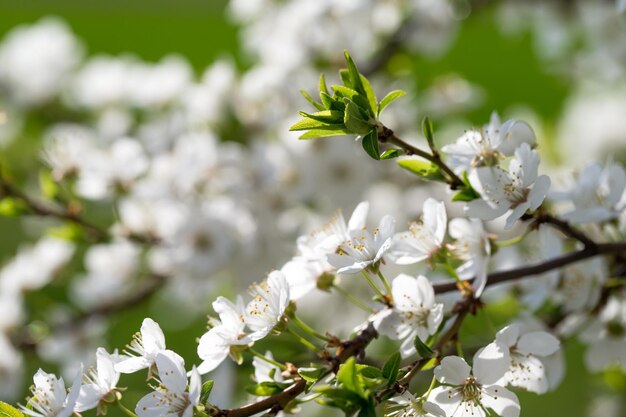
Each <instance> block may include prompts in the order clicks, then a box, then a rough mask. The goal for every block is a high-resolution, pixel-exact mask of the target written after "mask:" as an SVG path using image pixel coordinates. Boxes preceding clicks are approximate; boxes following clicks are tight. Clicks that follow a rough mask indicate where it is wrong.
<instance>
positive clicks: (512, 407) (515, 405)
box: [481, 385, 520, 417]
mask: <svg viewBox="0 0 626 417" xmlns="http://www.w3.org/2000/svg"><path fill="white" fill-rule="evenodd" d="M483 394H484V395H483V396H482V399H481V401H482V403H483V404H484V405H485V407H488V408H491V409H492V410H493V411H495V412H496V413H498V415H499V416H501V417H519V414H520V405H519V400H518V399H517V396H516V395H515V394H513V393H512V392H511V391H509V390H508V389H506V388H504V387H501V386H499V385H492V386H489V387H483Z"/></svg>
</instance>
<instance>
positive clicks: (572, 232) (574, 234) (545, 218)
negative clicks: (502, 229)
mask: <svg viewBox="0 0 626 417" xmlns="http://www.w3.org/2000/svg"><path fill="white" fill-rule="evenodd" d="M521 219H522V220H534V221H535V223H536V224H537V225H539V224H548V225H550V226H552V227H554V228H555V229H557V230H558V231H560V232H561V233H563V234H564V235H565V236H567V237H570V238H572V239H576V240H578V241H579V242H580V243H582V244H583V245H585V247H586V248H587V247H593V246H595V245H596V242H594V241H593V239H591V238H590V237H589V236H587V235H586V234H584V233H583V232H581V231H580V230H578V229H575V228H574V227H573V226H572V225H571V224H569V223H568V222H566V221H565V220H561V219H559V218H557V217H554V216H553V215H551V214H549V213H545V212H543V211H541V209H540V210H538V211H537V212H535V213H534V214H525V215H524V216H522V218H521Z"/></svg>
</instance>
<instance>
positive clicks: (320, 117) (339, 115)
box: [298, 110, 343, 124]
mask: <svg viewBox="0 0 626 417" xmlns="http://www.w3.org/2000/svg"><path fill="white" fill-rule="evenodd" d="M298 113H299V114H300V116H302V117H306V118H309V119H313V120H317V121H320V122H324V123H326V124H341V122H342V121H343V112H340V111H337V110H322V111H318V112H315V113H306V112H303V111H301V112H298Z"/></svg>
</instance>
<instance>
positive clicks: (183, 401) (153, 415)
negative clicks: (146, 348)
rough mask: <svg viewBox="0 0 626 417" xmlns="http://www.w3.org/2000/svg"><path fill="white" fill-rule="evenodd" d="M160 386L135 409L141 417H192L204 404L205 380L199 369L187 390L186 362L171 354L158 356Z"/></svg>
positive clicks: (193, 372) (192, 372) (167, 352)
mask: <svg viewBox="0 0 626 417" xmlns="http://www.w3.org/2000/svg"><path fill="white" fill-rule="evenodd" d="M156 367H157V370H158V373H159V377H158V378H159V385H158V386H157V387H156V388H155V390H154V392H151V393H149V394H147V395H145V396H144V397H143V398H141V399H140V400H139V402H138V403H137V406H136V407H135V413H137V416H139V417H192V416H193V409H194V407H195V406H196V405H198V404H199V403H200V391H201V389H202V380H201V379H200V374H199V373H198V371H197V370H196V368H195V367H193V368H192V370H191V372H190V377H189V388H187V372H186V371H185V361H184V360H183V358H181V357H180V355H178V354H177V353H175V352H172V351H171V350H163V351H161V352H159V353H158V354H157V356H156Z"/></svg>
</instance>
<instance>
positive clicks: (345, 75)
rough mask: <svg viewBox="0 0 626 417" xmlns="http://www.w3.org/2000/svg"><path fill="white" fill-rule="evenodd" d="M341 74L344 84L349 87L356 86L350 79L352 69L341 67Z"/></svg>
mask: <svg viewBox="0 0 626 417" xmlns="http://www.w3.org/2000/svg"><path fill="white" fill-rule="evenodd" d="M339 76H340V77H341V82H342V83H343V85H345V86H346V87H349V88H354V85H353V84H352V80H351V79H350V71H348V70H347V69H341V70H339Z"/></svg>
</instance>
